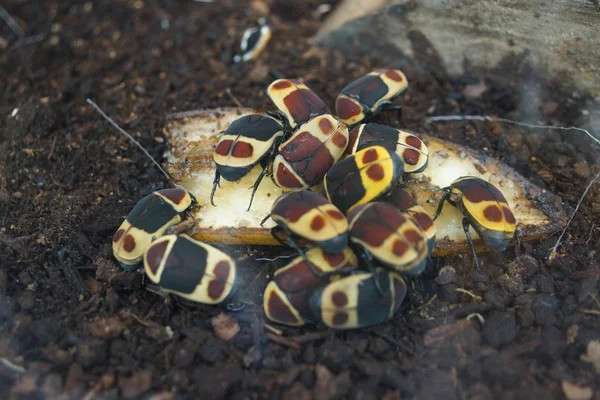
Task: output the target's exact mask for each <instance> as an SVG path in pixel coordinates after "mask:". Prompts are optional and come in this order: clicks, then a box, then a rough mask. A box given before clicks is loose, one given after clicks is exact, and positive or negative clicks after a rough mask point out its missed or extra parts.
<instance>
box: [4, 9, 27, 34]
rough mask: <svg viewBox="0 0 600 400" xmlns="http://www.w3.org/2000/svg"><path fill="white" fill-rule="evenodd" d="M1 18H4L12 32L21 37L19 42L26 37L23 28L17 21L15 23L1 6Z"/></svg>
mask: <svg viewBox="0 0 600 400" xmlns="http://www.w3.org/2000/svg"><path fill="white" fill-rule="evenodd" d="M0 18H2V19H3V20H4V22H6V24H7V25H8V27H9V28H10V30H11V31H13V33H14V34H15V35H17V36H18V37H19V40H20V39H22V38H23V37H24V36H25V31H23V28H21V27H20V26H19V24H18V23H17V21H15V19H14V18H13V17H12V16H11V15H10V14H9V13H8V11H6V9H5V8H4V7H2V6H0Z"/></svg>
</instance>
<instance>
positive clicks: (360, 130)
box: [345, 122, 429, 173]
mask: <svg viewBox="0 0 600 400" xmlns="http://www.w3.org/2000/svg"><path fill="white" fill-rule="evenodd" d="M348 136H349V144H348V147H347V148H346V152H345V153H346V155H350V154H354V153H356V152H357V151H358V150H362V149H364V148H366V147H370V146H383V147H385V148H386V149H388V150H389V151H393V152H395V153H396V154H398V155H399V156H400V158H401V159H402V161H404V172H406V173H418V172H423V171H424V170H425V168H426V167H427V162H428V161H429V151H428V149H427V146H426V145H425V143H423V141H422V140H421V139H419V138H418V137H417V136H416V135H414V134H412V133H410V132H407V131H403V130H400V129H396V128H392V127H391V126H386V125H381V124H376V123H373V122H371V123H368V124H361V125H358V126H356V127H354V128H353V129H352V130H351V131H350V133H349V134H348Z"/></svg>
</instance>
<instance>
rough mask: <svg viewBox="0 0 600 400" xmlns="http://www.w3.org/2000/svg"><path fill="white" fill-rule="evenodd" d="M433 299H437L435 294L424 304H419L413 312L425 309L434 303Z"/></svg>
mask: <svg viewBox="0 0 600 400" xmlns="http://www.w3.org/2000/svg"><path fill="white" fill-rule="evenodd" d="M435 299H437V294H434V295H433V296H431V298H430V299H429V300H427V301H426V302H425V303H423V304H421V305H420V306H419V307H417V308H415V310H420V309H422V308H425V307H427V306H428V305H430V304H431V303H433V302H434V301H435Z"/></svg>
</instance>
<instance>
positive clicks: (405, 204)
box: [391, 188, 418, 211]
mask: <svg viewBox="0 0 600 400" xmlns="http://www.w3.org/2000/svg"><path fill="white" fill-rule="evenodd" d="M391 197H392V201H393V202H394V204H395V205H396V206H397V207H398V208H399V209H400V210H402V211H405V210H408V209H409V208H411V207H414V206H418V204H417V202H416V201H415V199H414V198H413V197H412V196H411V195H410V193H408V192H407V191H406V190H404V189H400V188H396V189H394V191H393V192H392V195H391Z"/></svg>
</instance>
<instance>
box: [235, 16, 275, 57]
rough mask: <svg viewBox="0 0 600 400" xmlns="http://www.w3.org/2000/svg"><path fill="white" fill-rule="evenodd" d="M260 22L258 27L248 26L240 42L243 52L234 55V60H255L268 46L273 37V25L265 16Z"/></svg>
mask: <svg viewBox="0 0 600 400" xmlns="http://www.w3.org/2000/svg"><path fill="white" fill-rule="evenodd" d="M258 24H259V26H258V27H252V28H248V29H246V30H245V31H244V34H243V35H242V41H241V42H240V50H241V51H242V52H241V54H236V55H235V56H233V62H240V61H243V62H246V61H250V60H254V59H256V58H257V57H258V56H259V55H260V53H262V51H263V50H264V49H265V47H267V43H269V40H270V39H271V27H270V26H269V24H267V21H266V20H265V19H264V18H261V19H260V20H259V21H258Z"/></svg>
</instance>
